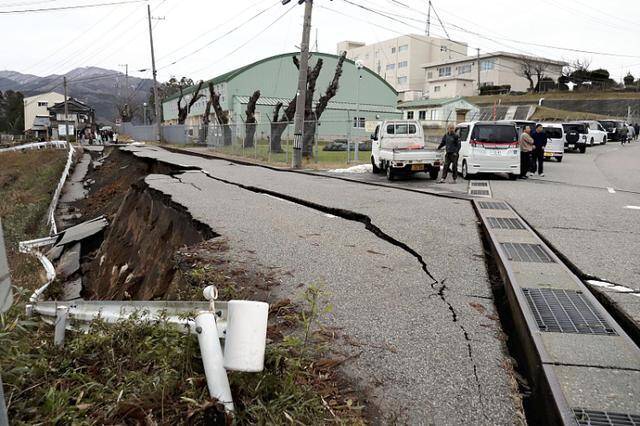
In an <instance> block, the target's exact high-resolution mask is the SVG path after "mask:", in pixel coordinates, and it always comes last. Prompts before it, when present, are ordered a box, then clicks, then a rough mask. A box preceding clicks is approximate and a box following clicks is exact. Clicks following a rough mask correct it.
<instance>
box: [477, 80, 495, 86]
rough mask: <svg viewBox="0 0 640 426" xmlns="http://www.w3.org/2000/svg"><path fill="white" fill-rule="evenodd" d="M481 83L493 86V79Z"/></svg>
mask: <svg viewBox="0 0 640 426" xmlns="http://www.w3.org/2000/svg"><path fill="white" fill-rule="evenodd" d="M480 85H481V86H493V81H484V82H482V83H481V84H480Z"/></svg>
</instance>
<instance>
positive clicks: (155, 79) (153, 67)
mask: <svg viewBox="0 0 640 426" xmlns="http://www.w3.org/2000/svg"><path fill="white" fill-rule="evenodd" d="M147 15H148V17H149V42H150V43H151V70H152V72H153V99H154V101H155V102H154V106H155V111H156V123H157V125H158V129H157V135H156V140H157V141H158V142H160V141H162V116H161V114H160V97H159V96H158V77H157V76H158V71H157V70H156V55H155V52H154V51H153V31H152V30H151V6H150V5H147Z"/></svg>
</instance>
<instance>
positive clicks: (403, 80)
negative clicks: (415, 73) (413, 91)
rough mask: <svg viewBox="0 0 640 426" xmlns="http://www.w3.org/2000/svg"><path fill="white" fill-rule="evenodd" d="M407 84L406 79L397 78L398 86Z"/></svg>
mask: <svg viewBox="0 0 640 426" xmlns="http://www.w3.org/2000/svg"><path fill="white" fill-rule="evenodd" d="M406 83H407V77H406V76H405V77H398V84H406Z"/></svg>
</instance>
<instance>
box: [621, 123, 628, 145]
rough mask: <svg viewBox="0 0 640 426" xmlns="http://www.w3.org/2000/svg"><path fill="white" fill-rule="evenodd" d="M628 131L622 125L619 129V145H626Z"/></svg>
mask: <svg viewBox="0 0 640 426" xmlns="http://www.w3.org/2000/svg"><path fill="white" fill-rule="evenodd" d="M628 131H629V129H627V126H625V125H623V126H622V127H620V145H624V144H625V143H627V138H628V137H629V133H628Z"/></svg>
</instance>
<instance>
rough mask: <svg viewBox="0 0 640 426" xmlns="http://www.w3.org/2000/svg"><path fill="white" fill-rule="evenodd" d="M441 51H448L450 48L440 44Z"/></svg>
mask: <svg viewBox="0 0 640 426" xmlns="http://www.w3.org/2000/svg"><path fill="white" fill-rule="evenodd" d="M440 51H441V52H448V51H449V48H448V47H447V46H440Z"/></svg>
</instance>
